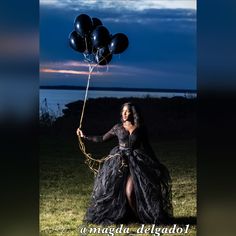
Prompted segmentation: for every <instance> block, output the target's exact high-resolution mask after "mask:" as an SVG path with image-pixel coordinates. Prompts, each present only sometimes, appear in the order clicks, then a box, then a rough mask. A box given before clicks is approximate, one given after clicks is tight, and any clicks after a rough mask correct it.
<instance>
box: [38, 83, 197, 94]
mask: <svg viewBox="0 0 236 236" xmlns="http://www.w3.org/2000/svg"><path fill="white" fill-rule="evenodd" d="M40 89H55V90H85V89H86V87H84V86H70V85H68V86H67V85H57V86H40ZM89 90H96V91H129V92H163V93H196V92H197V91H196V90H194V89H164V88H123V87H90V88H89Z"/></svg>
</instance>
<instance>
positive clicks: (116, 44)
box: [109, 33, 129, 54]
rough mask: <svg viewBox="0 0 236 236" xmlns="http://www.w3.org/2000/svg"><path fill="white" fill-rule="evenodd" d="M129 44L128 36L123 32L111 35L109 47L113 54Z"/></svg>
mask: <svg viewBox="0 0 236 236" xmlns="http://www.w3.org/2000/svg"><path fill="white" fill-rule="evenodd" d="M128 45H129V40H128V37H127V36H126V35H125V34H122V33H118V34H115V35H113V36H112V38H111V41H110V44H109V49H110V51H111V52H112V53H114V54H119V53H122V52H124V51H125V50H126V48H127V47H128Z"/></svg>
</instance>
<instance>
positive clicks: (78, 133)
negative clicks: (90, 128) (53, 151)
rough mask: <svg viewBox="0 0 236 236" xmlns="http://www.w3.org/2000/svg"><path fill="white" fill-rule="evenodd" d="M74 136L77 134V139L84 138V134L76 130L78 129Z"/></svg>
mask: <svg viewBox="0 0 236 236" xmlns="http://www.w3.org/2000/svg"><path fill="white" fill-rule="evenodd" d="M76 134H77V135H78V136H79V137H81V138H84V134H83V132H82V130H81V129H79V128H78V129H77V130H76Z"/></svg>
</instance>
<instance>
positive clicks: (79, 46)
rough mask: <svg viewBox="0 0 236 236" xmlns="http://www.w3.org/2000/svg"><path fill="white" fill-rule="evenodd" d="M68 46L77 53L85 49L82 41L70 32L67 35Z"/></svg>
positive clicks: (77, 35) (78, 36) (74, 33)
mask: <svg viewBox="0 0 236 236" xmlns="http://www.w3.org/2000/svg"><path fill="white" fill-rule="evenodd" d="M69 44H70V46H71V47H72V48H73V49H74V50H76V51H78V52H84V51H85V49H86V45H85V41H84V39H83V38H82V37H81V36H80V35H79V34H77V33H76V32H75V31H73V32H71V33H70V35H69Z"/></svg>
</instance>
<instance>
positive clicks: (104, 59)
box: [95, 47, 112, 65]
mask: <svg viewBox="0 0 236 236" xmlns="http://www.w3.org/2000/svg"><path fill="white" fill-rule="evenodd" d="M111 59H112V54H111V53H110V51H109V49H108V47H103V48H99V49H98V50H97V53H96V56H95V60H96V62H97V63H98V64H99V65H106V64H108V63H109V62H110V61H111Z"/></svg>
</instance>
